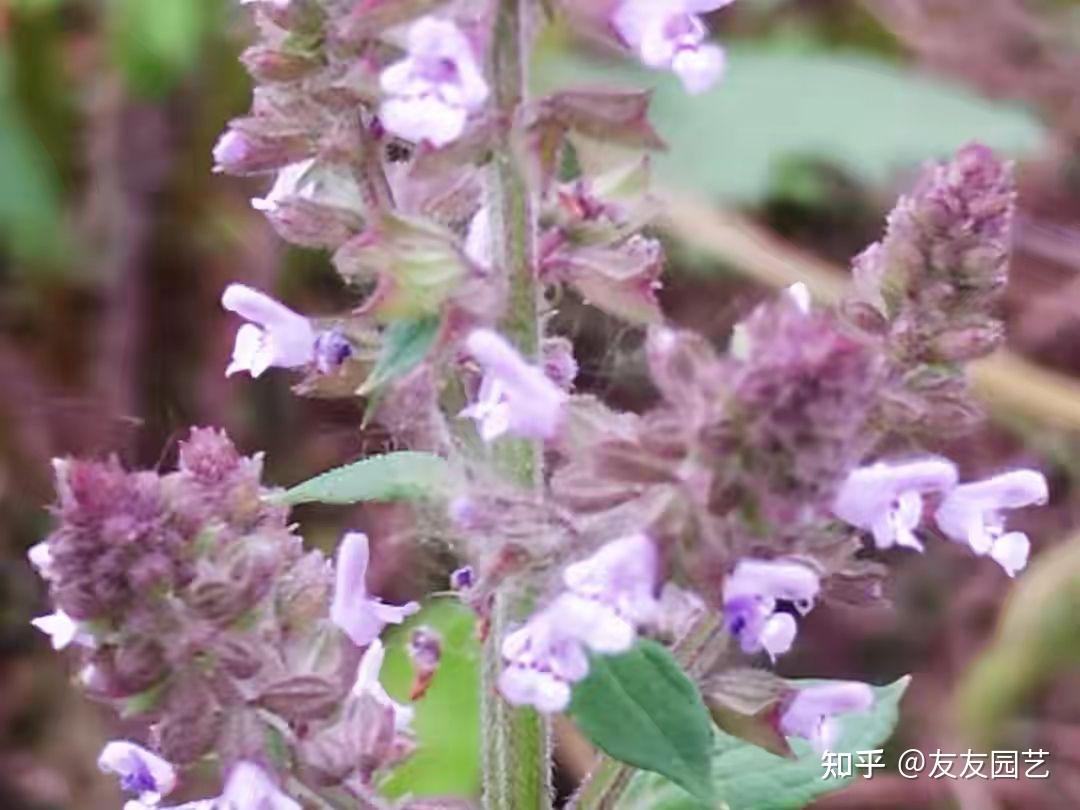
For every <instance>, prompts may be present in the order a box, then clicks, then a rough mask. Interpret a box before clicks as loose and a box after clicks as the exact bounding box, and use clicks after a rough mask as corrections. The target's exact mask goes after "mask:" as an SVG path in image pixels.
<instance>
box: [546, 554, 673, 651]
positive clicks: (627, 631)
mask: <svg viewBox="0 0 1080 810" xmlns="http://www.w3.org/2000/svg"><path fill="white" fill-rule="evenodd" d="M658 568H659V559H658V553H657V550H656V545H655V543H653V541H652V540H651V539H650V538H648V537H647V536H645V535H643V534H637V535H632V536H630V537H624V538H622V539H620V540H614V541H612V542H610V543H608V544H607V545H605V546H604V547H603V548H601V549H600V550H599V551H597V552H596V553H595V554H593V555H592V556H591V557H588V558H587V559H584V560H582V561H580V562H577V563H574V564H573V565H570V566H568V567H567V568H566V570H564V571H563V582H564V583H565V584H566V588H567V590H566V592H565V593H563V594H562V595H560V596H559V597H558V598H557V599H556V600H555V601H554V602H553V603H552V604H551V607H550V608H549V611H550V612H551V613H552V614H553V615H554V616H555V617H557V621H558V622H559V624H560V625H561V626H564V627H566V628H568V629H569V632H570V633H572V634H573V635H574V637H575V638H577V639H578V640H579V641H581V642H582V643H583V644H585V645H586V646H587V647H589V648H591V649H593V650H596V651H597V652H602V653H619V652H625V651H626V650H628V649H630V647H632V646H633V644H634V641H635V639H636V638H637V628H638V626H639V625H642V624H646V623H649V622H652V621H653V620H655V618H656V614H657V609H658V607H659V604H658V601H657V599H656V595H655V590H656V578H657V571H658Z"/></svg>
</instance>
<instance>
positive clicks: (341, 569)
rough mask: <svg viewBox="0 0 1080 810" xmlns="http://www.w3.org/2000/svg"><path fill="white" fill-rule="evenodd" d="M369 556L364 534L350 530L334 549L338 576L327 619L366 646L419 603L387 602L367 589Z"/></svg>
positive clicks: (398, 622)
mask: <svg viewBox="0 0 1080 810" xmlns="http://www.w3.org/2000/svg"><path fill="white" fill-rule="evenodd" d="M370 558H371V552H370V548H369V545H368V538H367V535H366V534H363V533H361V532H349V533H348V534H346V535H345V536H344V537H343V538H342V539H341V544H340V545H339V546H338V551H337V562H336V566H335V567H336V569H337V572H336V574H337V579H336V584H335V586H334V599H333V602H332V603H331V605H330V619H331V620H332V621H333V622H334V624H336V625H337V626H338V627H340V628H341V629H342V630H343V631H345V633H346V634H347V635H348V636H349V638H351V639H352V641H353V643H354V644H355V645H356V646H357V647H366V646H368V645H369V644H371V643H372V642H373V641H375V639H377V638H378V637H379V634H380V633H381V632H382V630H383V628H384V627H385V626H386V625H388V624H401V623H402V622H403V621H405V619H406V618H408V617H409V616H412V615H413V614H414V613H416V612H417V611H418V610H420V605H418V604H417V603H416V602H409V603H408V604H405V605H388V604H386V603H385V602H383V601H382V600H381V599H378V598H377V597H373V596H369V595H368V592H367V583H366V579H367V569H368V562H369V561H370Z"/></svg>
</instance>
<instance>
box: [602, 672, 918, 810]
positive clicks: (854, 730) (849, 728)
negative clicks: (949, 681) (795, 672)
mask: <svg viewBox="0 0 1080 810" xmlns="http://www.w3.org/2000/svg"><path fill="white" fill-rule="evenodd" d="M910 681H911V678H910V677H903V678H901V679H900V680H898V681H896V682H895V683H892V684H889V685H888V686H879V687H876V688H875V689H874V692H875V693H876V696H877V701H876V703H875V705H874V708H873V710H872V711H869V712H865V713H861V714H850V715H847V716H842V717H840V718H838V719H839V721H840V724H841V726H842V729H843V731H842V733H841V735H840V739H839V740H838V742H837V744H836V746H835V747H834V749H833V750H834V751H836V752H838V753H844V752H850V753H852V754H854V753H856V752H858V751H866V750H872V749H874V748H879V747H880V746H881V745H882V743H884V742H885V741H886V740H887V739H888V738H889V736H890V735H891V734H892V730H893V728H894V727H895V726H896V721H897V718H898V716H899V705H900V699H901V698H902V697H903V695H904V691H905V690H906V689H907V686H908V683H909V682H910ZM791 683H792V685H794V686H810V685H813V684H819V683H822V681H817V680H811V681H792V682H791ZM790 743H791V747H792V749H793V750H794V752H795V755H796V759H794V760H788V759H782V758H780V757H777V756H774V755H772V754H770V753H768V752H767V751H763V750H762V749H760V748H758V747H757V746H755V745H751V744H749V743H746V742H743V741H741V740H738V739H736V738H735V737H732V736H729V735H727V734H724V733H722V732H718V733H717V735H716V744H715V746H714V748H713V754H712V768H713V773H712V778H713V785H714V790H715V794H716V796H717V797H718V798H719V799H720V800H721V801H722V802H723V803H724V805H725V806H727V807H728V808H730V810H799V808H803V807H805V806H806V805H807V804H809V803H810V802H811V801H812V800H813V799H814V798H816V797H818V796H821V795H823V794H825V793H831V792H832V791H834V790H838V789H840V788H842V787H844V786H845V785H846V784H847V783H848V782H850V781H851V779H852V778H853V777H852V778H847V779H827V780H825V779H822V778H821V777H822V774H823V773H824V771H823V769H822V766H821V756H820V755H819V754H818V753H817V752H816V751H814V749H813V748H811V747H810V745H809V743H807V742H805V741H804V740H797V739H792V740H791V741H790ZM714 806H715V805H713V804H702V803H701V802H699V801H697V800H696V799H694V798H692V797H690V796H687V795H686V793H684V792H683V791H681V790H679V788H678V787H676V786H675V785H673V784H672V783H671V782H669V781H667V780H665V779H664V778H662V777H660V776H656V775H655V774H650V773H639V774H636V775H635V776H634V778H633V780H632V781H631V782H630V786H629V787H628V788H627V790H626V792H625V793H624V794H623V796H622V798H621V799H620V801H619V803H618V805H617V808H618V810H711V808H713V807H714Z"/></svg>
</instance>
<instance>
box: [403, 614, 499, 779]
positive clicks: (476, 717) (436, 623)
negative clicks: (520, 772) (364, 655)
mask: <svg viewBox="0 0 1080 810" xmlns="http://www.w3.org/2000/svg"><path fill="white" fill-rule="evenodd" d="M475 625H476V622H475V618H474V616H473V613H472V611H470V610H469V609H468V608H466V607H464V606H462V605H461V604H460V603H459V602H458V601H457V600H456V599H439V600H435V601H432V602H430V603H429V604H428V605H427V606H426V607H425V608H424V609H423V610H422V611H420V613H418V614H417V615H416V616H414V617H412V619H410V620H409V621H408V622H407V623H406V624H405V625H403V626H402V627H400V628H398V629H396V630H394V631H393V632H392V633H390V634H389V636H388V639H387V653H386V662H385V664H384V666H383V676H382V680H383V684H384V685H385V686H386V689H387V691H388V692H389V693H390V695H391V696H392V697H393V698H394V699H395V700H400V701H403V702H407V698H408V695H409V687H410V684H411V683H412V678H413V672H412V665H411V663H410V662H409V657H408V652H407V650H406V646H407V645H408V642H409V637H410V635H411V632H412V630H414V629H415V628H417V627H422V626H426V627H430V628H433V629H434V630H436V631H437V632H438V633H439V634H440V635H441V636H442V658H441V660H440V662H439V670H438V672H437V673H436V675H435V678H434V680H433V681H432V683H431V686H430V688H429V689H428V691H427V694H426V695H425V696H424V697H423V698H422V699H421V700H419V701H417V702H416V703H415V704H414V706H415V708H416V718H415V719H414V721H413V728H414V729H415V730H416V735H417V742H418V743H419V746H420V747H419V750H418V751H417V753H416V754H415V755H414V756H413V757H412V758H411V759H410V760H409V761H407V762H405V763H404V764H402V765H401V766H399V767H398V768H397V769H396V770H395V771H394V773H393V774H391V775H390V776H389V777H388V778H387V780H386V781H385V782H384V784H383V785H382V790H383V792H384V793H385V794H386V795H388V796H392V797H400V796H405V795H407V794H408V795H413V796H437V795H440V794H442V795H458V796H475V795H478V793H479V790H480V689H479V688H478V684H479V683H480V645H479V643H478V642H477V640H476V629H475Z"/></svg>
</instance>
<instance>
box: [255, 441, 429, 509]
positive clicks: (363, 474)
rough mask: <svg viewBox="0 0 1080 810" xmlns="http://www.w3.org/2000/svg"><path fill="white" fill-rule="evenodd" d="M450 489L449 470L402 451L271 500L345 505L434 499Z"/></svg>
mask: <svg viewBox="0 0 1080 810" xmlns="http://www.w3.org/2000/svg"><path fill="white" fill-rule="evenodd" d="M449 489H450V466H449V464H448V463H447V462H446V459H443V458H440V457H439V456H436V455H432V454H431V453H417V452H413V451H404V452H401V453H386V454H385V455H381V456H374V457H372V458H365V459H363V460H362V461H357V462H354V463H352V464H346V465H345V466H343V467H338V468H337V469H333V470H330V471H329V472H324V473H323V474H322V475H317V476H315V477H314V478H312V479H310V480H308V481H305V482H304V483H302V484H297V485H296V486H295V487H293V488H292V489H289V490H287V491H285V492H283V493H281V494H278V495H274V496H272V499H273V500H274V501H275V502H276V503H283V504H288V505H290V506H295V505H296V504H298V503H313V502H314V503H332V504H347V503H359V502H360V501H415V500H423V499H425V498H438V497H443V496H445V495H446V494H447V492H448V491H449Z"/></svg>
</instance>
